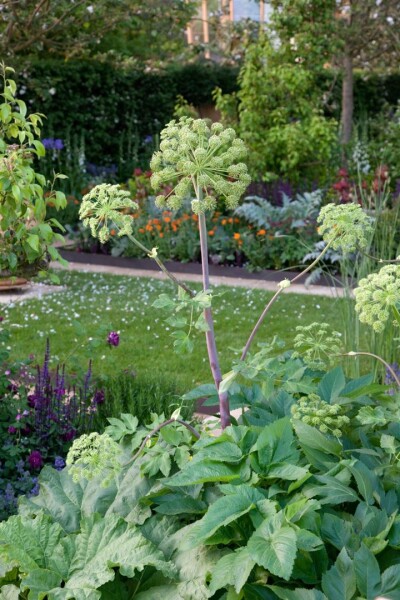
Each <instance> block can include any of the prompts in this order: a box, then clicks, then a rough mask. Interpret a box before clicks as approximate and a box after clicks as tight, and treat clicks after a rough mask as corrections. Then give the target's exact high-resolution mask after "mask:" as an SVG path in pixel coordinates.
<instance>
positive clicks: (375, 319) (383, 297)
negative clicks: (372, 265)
mask: <svg viewBox="0 0 400 600" xmlns="http://www.w3.org/2000/svg"><path fill="white" fill-rule="evenodd" d="M354 296H355V298H356V305H355V309H356V312H357V313H358V318H359V319H360V321H361V322H362V323H367V325H370V326H371V327H372V328H373V329H374V331H377V332H382V331H383V330H384V328H385V325H386V323H387V321H388V320H389V319H390V318H391V317H395V318H396V319H398V318H399V310H400V264H391V265H386V266H385V267H382V268H381V269H380V270H379V271H378V272H377V273H371V274H370V275H368V276H367V277H365V278H364V279H361V280H360V282H359V284H358V287H357V288H356V289H355V290H354Z"/></svg>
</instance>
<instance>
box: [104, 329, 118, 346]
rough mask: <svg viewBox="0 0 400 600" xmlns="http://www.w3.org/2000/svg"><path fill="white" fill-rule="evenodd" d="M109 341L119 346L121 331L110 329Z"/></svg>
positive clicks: (111, 344)
mask: <svg viewBox="0 0 400 600" xmlns="http://www.w3.org/2000/svg"><path fill="white" fill-rule="evenodd" d="M107 342H108V343H109V344H110V346H118V345H119V333H117V332H116V331H110V333H109V334H108V336H107Z"/></svg>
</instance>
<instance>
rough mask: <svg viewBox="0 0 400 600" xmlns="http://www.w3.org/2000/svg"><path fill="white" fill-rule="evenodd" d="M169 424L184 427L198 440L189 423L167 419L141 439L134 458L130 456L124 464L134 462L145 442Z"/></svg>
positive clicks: (197, 435)
mask: <svg viewBox="0 0 400 600" xmlns="http://www.w3.org/2000/svg"><path fill="white" fill-rule="evenodd" d="M171 423H180V424H181V425H184V426H185V427H186V429H188V430H189V431H190V433H191V434H192V435H194V437H195V438H197V439H198V440H199V439H200V434H199V432H198V431H196V430H195V428H194V427H192V426H191V425H189V423H186V421H182V420H181V419H167V420H166V421H163V422H162V423H160V424H159V425H157V427H154V429H152V430H151V431H150V433H148V434H147V435H146V437H145V438H144V439H143V441H142V443H141V444H140V446H139V450H138V451H137V452H136V454H135V455H134V456H132V458H131V459H130V460H129V461H128V462H127V463H126V464H127V465H129V463H131V462H133V461H135V460H136V459H137V457H138V456H140V454H141V452H142V450H143V448H144V447H145V445H146V444H147V442H148V441H149V440H150V439H151V438H152V437H153V435H155V434H156V433H158V432H159V431H160V429H162V428H163V427H165V426H166V425H170V424H171Z"/></svg>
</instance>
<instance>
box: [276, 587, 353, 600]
mask: <svg viewBox="0 0 400 600" xmlns="http://www.w3.org/2000/svg"><path fill="white" fill-rule="evenodd" d="M268 587H269V589H270V590H272V591H273V592H274V593H275V594H276V595H277V596H278V598H281V600H342V599H341V598H339V597H336V598H333V597H332V598H327V597H326V596H325V595H324V594H323V593H322V592H320V591H319V590H307V589H304V588H296V589H295V590H286V589H285V588H279V587H277V586H275V585H270V586H268Z"/></svg>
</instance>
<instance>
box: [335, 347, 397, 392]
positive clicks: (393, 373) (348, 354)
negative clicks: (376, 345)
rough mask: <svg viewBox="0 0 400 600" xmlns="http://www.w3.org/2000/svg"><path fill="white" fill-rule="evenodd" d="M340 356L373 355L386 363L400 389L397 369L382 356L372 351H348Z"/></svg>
mask: <svg viewBox="0 0 400 600" xmlns="http://www.w3.org/2000/svg"><path fill="white" fill-rule="evenodd" d="M338 356H350V357H351V356H371V357H372V358H375V359H376V360H379V362H381V363H382V364H383V365H385V367H386V369H387V370H388V371H389V373H390V374H391V376H392V377H393V379H394V381H395V382H396V384H397V386H398V387H399V389H400V379H399V378H398V377H397V375H396V373H395V371H394V370H393V369H392V367H391V366H390V365H389V363H387V362H386V360H384V359H383V358H382V357H381V356H378V355H377V354H373V353H372V352H346V353H344V354H339V355H338Z"/></svg>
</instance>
